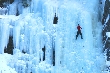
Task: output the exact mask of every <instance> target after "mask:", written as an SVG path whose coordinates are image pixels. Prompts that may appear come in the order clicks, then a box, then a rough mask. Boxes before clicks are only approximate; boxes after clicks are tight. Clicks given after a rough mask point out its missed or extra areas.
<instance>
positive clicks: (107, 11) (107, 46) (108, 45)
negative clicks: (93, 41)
mask: <svg viewBox="0 0 110 73" xmlns="http://www.w3.org/2000/svg"><path fill="white" fill-rule="evenodd" d="M102 24H103V31H102V36H103V44H104V46H103V48H104V51H107V54H106V55H107V61H110V37H109V36H107V35H106V33H107V32H110V1H109V0H106V1H105V6H104V13H103V18H102Z"/></svg>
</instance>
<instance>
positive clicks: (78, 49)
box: [0, 0, 105, 73]
mask: <svg viewBox="0 0 110 73" xmlns="http://www.w3.org/2000/svg"><path fill="white" fill-rule="evenodd" d="M14 5H16V4H15V3H13V4H12V6H13V7H16V6H14ZM98 6H99V3H98V0H91V1H90V0H83V1H81V0H69V1H68V0H46V1H45V0H33V1H32V3H31V6H30V7H28V8H25V9H21V10H22V11H20V9H18V10H19V11H20V12H22V14H21V15H19V16H14V15H1V16H0V18H1V19H0V41H1V42H0V53H1V54H0V59H1V60H0V72H1V73H103V72H104V67H105V58H104V56H103V53H102V49H103V48H102V42H101V30H102V26H101V23H100V21H99V20H98ZM10 7H11V6H10ZM14 9H15V10H16V8H10V10H12V11H10V12H9V13H10V14H11V13H12V14H14V13H13V10H14ZM55 12H56V13H57V16H58V18H59V19H58V24H57V25H54V24H53V17H54V13H55ZM77 24H80V25H81V27H82V35H83V39H80V36H79V37H78V39H77V40H76V39H75V36H76V32H77V29H76V27H77ZM9 36H13V42H14V43H13V44H14V51H13V53H14V54H13V55H9V54H6V53H4V48H5V47H7V43H8V39H9ZM44 46H45V47H46V51H45V61H43V51H42V48H43V47H44ZM53 50H55V66H53V65H52V61H53V54H52V52H53ZM22 51H25V52H26V54H23V53H22Z"/></svg>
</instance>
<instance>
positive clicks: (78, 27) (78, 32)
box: [76, 24, 83, 40]
mask: <svg viewBox="0 0 110 73" xmlns="http://www.w3.org/2000/svg"><path fill="white" fill-rule="evenodd" d="M77 29H78V31H77V35H76V40H77V37H78V35H79V34H80V35H81V39H83V38H82V33H81V29H82V28H81V26H80V25H79V24H78V26H77Z"/></svg>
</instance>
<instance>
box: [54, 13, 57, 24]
mask: <svg viewBox="0 0 110 73" xmlns="http://www.w3.org/2000/svg"><path fill="white" fill-rule="evenodd" d="M57 22H58V17H56V13H55V17H54V20H53V24H57Z"/></svg>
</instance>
